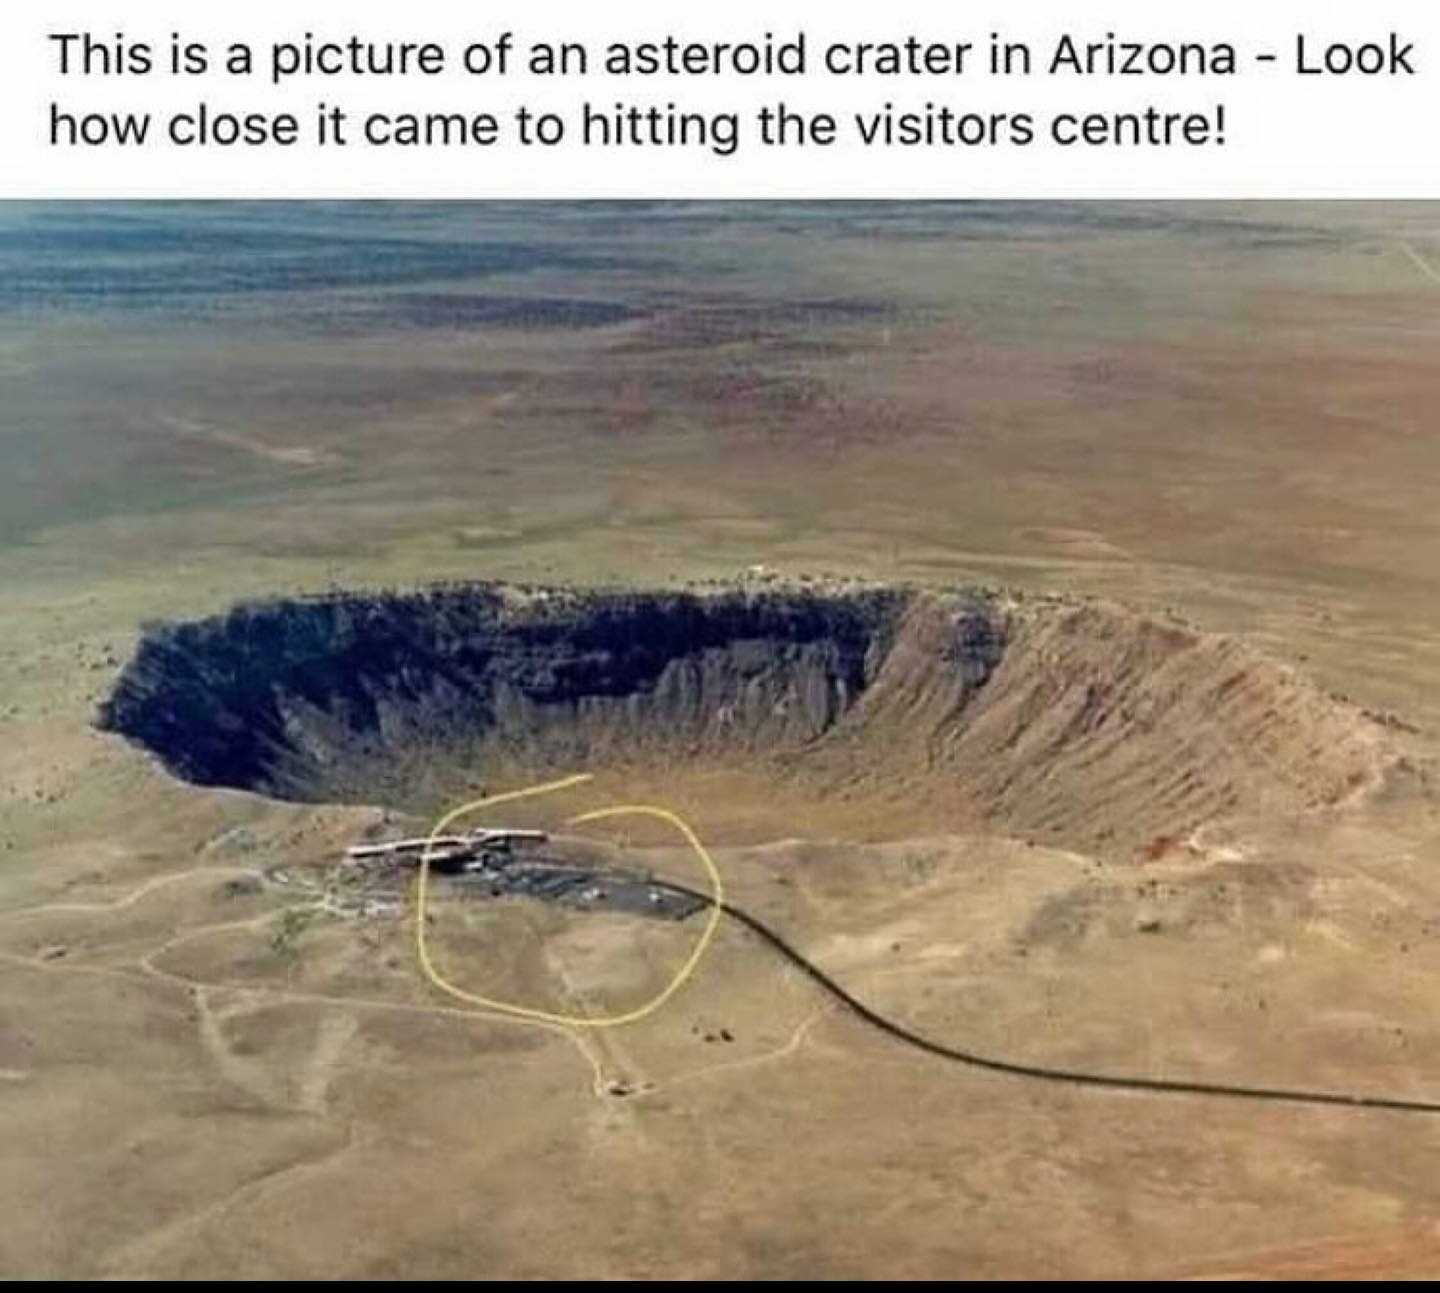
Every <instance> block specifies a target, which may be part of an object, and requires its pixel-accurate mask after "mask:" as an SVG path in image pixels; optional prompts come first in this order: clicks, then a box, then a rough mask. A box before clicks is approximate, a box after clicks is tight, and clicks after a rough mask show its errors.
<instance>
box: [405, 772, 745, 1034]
mask: <svg viewBox="0 0 1440 1293" xmlns="http://www.w3.org/2000/svg"><path fill="white" fill-rule="evenodd" d="M589 780H591V774H590V773H578V774H576V775H575V776H570V777H562V778H561V779H560V780H558V781H547V782H545V783H543V784H541V785H538V786H526V787H524V788H523V789H521V790H507V791H505V792H504V793H503V794H499V795H487V796H486V797H485V798H483V799H475V800H472V801H471V802H470V803H467V804H461V805H460V806H459V807H458V808H453V809H451V810H450V811H449V812H448V813H446V814H445V815H444V816H443V817H441V818H440V820H439V821H437V822H436V823H435V825H434V827H432V828H431V831H430V835H429V837H428V838H427V839H426V841H425V849H424V852H422V853H421V855H420V867H419V875H418V878H417V881H416V887H415V954H416V957H417V959H418V960H419V962H420V968H421V970H423V971H424V973H425V977H426V978H428V979H429V980H430V982H431V983H433V984H434V985H435V986H436V987H437V988H439V989H440V990H441V991H442V992H446V993H449V995H450V996H452V997H455V998H456V999H457V1000H459V1001H464V1002H467V1003H468V1004H470V1005H472V1006H479V1007H481V1008H482V1009H484V1010H494V1011H498V1012H500V1013H501V1014H506V1015H515V1016H517V1017H519V1018H521V1019H534V1020H537V1021H539V1022H541V1023H548V1024H562V1025H564V1026H566V1027H571V1028H614V1027H617V1026H618V1025H620V1024H632V1023H635V1022H636V1021H637V1020H640V1019H644V1018H645V1017H646V1016H647V1015H651V1014H654V1013H655V1011H657V1010H659V1009H660V1007H661V1006H663V1005H664V1004H665V1003H666V1002H667V1001H669V1000H670V998H671V997H673V996H674V995H675V994H676V993H677V992H678V991H679V990H680V988H681V987H682V986H683V985H684V984H685V982H686V980H688V979H689V978H690V976H691V975H692V974H694V973H695V967H696V966H698V965H699V964H700V960H701V958H702V957H703V956H704V955H705V953H706V951H708V950H709V947H710V943H711V941H712V940H713V939H714V937H715V931H716V929H717V928H718V927H719V925H720V916H721V903H723V902H724V900H725V888H724V884H723V883H722V881H721V879H720V871H719V869H718V868H717V867H716V865H715V862H714V859H713V858H711V856H710V854H709V853H708V852H706V850H705V846H704V845H703V844H702V843H701V842H700V838H699V836H697V835H696V834H695V832H694V831H693V830H691V829H690V826H689V825H688V824H687V823H686V822H685V821H684V819H683V818H681V817H679V816H678V815H677V814H675V813H672V812H671V811H670V810H669V809H668V808H657V807H655V806H654V805H651V804H621V805H618V806H616V807H613V808H599V809H596V810H595V811H593V812H588V813H581V814H580V815H579V816H578V817H572V818H570V820H569V821H568V822H566V825H567V826H579V825H581V824H583V823H584V822H596V821H601V820H603V819H604V818H608V817H623V816H632V817H638V816H644V817H654V818H657V819H659V820H660V821H663V822H668V823H670V825H672V826H674V827H675V828H676V829H677V830H678V831H679V832H680V833H681V834H682V835H683V836H684V837H685V840H686V842H687V843H688V844H689V845H690V847H691V848H692V849H693V850H694V851H695V855H696V857H698V858H699V859H700V861H701V863H702V865H703V866H704V868H705V871H706V873H707V875H708V877H709V880H710V914H709V917H708V918H707V919H706V922H705V928H704V929H703V930H702V931H701V932H700V937H699V938H698V939H696V941H695V946H694V947H693V948H692V949H691V952H690V955H689V956H688V957H686V959H685V963H684V964H683V965H682V966H681V967H680V969H679V970H678V971H676V973H675V977H674V978H672V979H671V980H670V982H669V983H668V984H667V985H666V986H665V988H664V989H663V990H662V991H661V992H659V993H657V994H656V995H655V996H654V997H652V998H651V999H650V1000H649V1001H647V1002H646V1003H645V1004H644V1005H642V1006H637V1007H636V1008H635V1009H634V1010H627V1011H625V1012H624V1013H623V1014H618V1015H596V1016H589V1015H564V1014H557V1013H555V1012H553V1011H549V1010H538V1009H536V1008H535V1007H533V1006H521V1005H516V1004H515V1003H514V1002H510V1001H497V1000H495V999H493V998H491V997H483V996H481V995H480V994H479V993H475V992H467V991H466V990H465V989H464V988H458V987H456V986H455V985H454V984H453V983H451V982H449V980H447V979H446V978H444V976H442V975H441V974H440V972H439V971H438V970H436V969H435V966H434V964H433V963H432V962H431V960H430V951H429V948H428V947H427V946H426V943H425V903H426V899H427V896H428V889H429V880H430V859H431V856H432V854H433V852H434V848H435V840H436V839H437V838H438V837H439V836H440V835H441V834H443V833H444V831H445V829H446V827H448V826H449V825H450V824H451V823H452V822H454V821H455V820H456V819H458V818H460V817H463V816H465V815H466V814H467V813H473V812H476V811H478V810H479V809H481V808H489V807H491V806H492V805H494V804H503V803H509V802H512V801H513V800H516V799H526V798H529V797H531V796H532V795H547V794H551V793H553V792H554V791H557V790H565V789H568V788H569V787H571V786H577V785H580V784H581V783H582V782H586V781H589Z"/></svg>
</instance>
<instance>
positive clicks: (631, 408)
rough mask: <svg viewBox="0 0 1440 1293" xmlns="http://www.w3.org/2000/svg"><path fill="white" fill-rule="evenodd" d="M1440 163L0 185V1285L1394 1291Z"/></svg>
mask: <svg viewBox="0 0 1440 1293" xmlns="http://www.w3.org/2000/svg"><path fill="white" fill-rule="evenodd" d="M1437 354H1440V206H1436V205H1427V204H1381V203H1360V204H1341V203H1322V204H1298V203H1274V202H1261V203H1234V204H1228V203H1197V204H1179V203H1154V204H1140V203H1114V204H1097V203H1074V204H1070V203H982V202H963V203H953V204H952V203H898V202H886V203H840V202H826V203H813V204H812V203H787V202H768V203H757V204H743V203H738V204H737V203H704V202H670V203H614V204H611V203H602V202H583V203H553V204H544V203H541V204H523V203H516V204H508V203H476V204H465V203H436V204H426V203H381V204H370V203H345V202H341V203H322V202H314V203H202V204H183V203H176V204H169V203H151V202H147V203H105V204H90V203H63V204H62V203H53V204H50V203H38V204H22V203H6V204H0V389H3V392H4V397H5V398H4V402H3V408H0V590H3V601H0V606H3V614H0V1139H3V1143H4V1145H5V1147H6V1153H5V1163H4V1167H3V1169H0V1206H3V1213H4V1217H5V1224H4V1226H3V1227H0V1275H4V1276H7V1277H10V1278H17V1277H27V1276H28V1277H36V1276H38V1277H50V1278H57V1277H64V1278H95V1277H110V1278H180V1279H187V1278H217V1277H224V1278H266V1279H280V1278H287V1279H288V1278H302V1279H304V1278H326V1279H329V1278H347V1279H348V1278H367V1279H401V1278H403V1279H429V1278H486V1279H496V1278H546V1279H549V1278H568V1279H612V1278H657V1279H658V1278H686V1279H737V1278H765V1279H799V1278H823V1279H839V1278H867V1279H877V1278H944V1279H956V1278H1127V1279H1139V1278H1176V1277H1197V1278H1322V1277H1330V1278H1357V1277H1366V1278H1381V1277H1400V1276H1412V1277H1413V1276H1432V1277H1433V1276H1435V1275H1437V1274H1440V1173H1437V1172H1436V1171H1435V1168H1434V1163H1435V1159H1436V1154H1437V1153H1440V1022H1437V1019H1436V1014H1435V1009H1434V1002H1435V991H1436V985H1437V983H1440V797H1437V789H1440V781H1437V775H1440V760H1437V756H1440V742H1437V737H1436V733H1437V732H1440V440H1437V438H1436V436H1435V435H1434V432H1433V427H1432V425H1431V423H1432V420H1433V416H1434V410H1435V409H1436V408H1440V363H1437V361H1436V356H1437Z"/></svg>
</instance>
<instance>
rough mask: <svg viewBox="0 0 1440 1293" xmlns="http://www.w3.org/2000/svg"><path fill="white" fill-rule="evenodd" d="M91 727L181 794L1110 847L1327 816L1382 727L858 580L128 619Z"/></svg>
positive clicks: (1083, 638) (1075, 633) (1171, 651)
mask: <svg viewBox="0 0 1440 1293" xmlns="http://www.w3.org/2000/svg"><path fill="white" fill-rule="evenodd" d="M99 724H100V726H101V727H103V728H106V729H108V730H112V731H115V732H119V733H122V734H123V735H125V736H126V737H128V738H129V739H131V740H132V741H135V742H136V743H138V744H140V745H142V746H144V747H145V748H147V749H148V750H150V751H152V752H154V753H155V754H156V755H157V756H158V757H159V758H160V759H161V761H162V762H163V763H164V764H165V766H166V767H167V768H168V769H169V770H170V771H171V772H173V773H174V774H175V775H177V776H179V777H182V778H184V779H186V780H188V781H192V782H195V783H198V784H201V785H219V786H234V787H240V788H243V789H248V790H254V791H258V792H260V793H263V794H267V795H272V796H277V797H281V798H288V799H298V800H306V801H325V800H338V801H349V802H367V803H388V804H393V805H397V806H401V807H411V808H423V809H427V810H428V809H431V808H433V807H434V806H435V804H436V802H437V801H438V800H439V799H441V798H443V797H444V796H445V795H447V794H451V793H454V792H455V791H456V789H457V788H459V787H461V786H463V785H465V784H466V781H465V778H466V777H467V776H468V777H474V776H477V775H480V774H482V773H483V774H484V775H485V777H486V778H487V779H488V778H489V776H490V775H491V774H492V773H494V772H496V771H498V770H500V769H507V770H508V769H518V768H524V769H527V770H536V771H539V770H543V769H548V768H553V767H563V768H567V769H568V768H577V767H585V766H590V767H599V766H622V767H623V766H627V765H631V766H647V767H649V768H651V769H657V768H663V769H665V770H667V771H668V772H669V773H671V774H672V775H674V776H676V777H681V776H684V775H686V774H687V773H688V772H691V771H695V770H704V769H709V768H744V769H747V770H750V771H759V772H761V773H762V774H763V775H764V776H766V777H770V778H773V779H774V782H775V784H776V786H777V787H780V786H784V788H785V789H786V791H787V793H802V794H805V795H806V796H807V797H808V796H813V797H815V798H817V799H821V800H823V799H824V798H825V797H827V796H829V795H833V794H843V795H844V796H845V797H846V798H847V799H850V800H853V799H855V798H857V797H860V798H873V799H874V801H875V803H876V805H877V808H879V807H880V806H882V805H884V806H886V808H885V811H887V812H892V813H893V811H894V809H895V807H896V805H897V804H899V805H903V804H906V803H909V804H911V805H913V806H915V810H916V811H915V813H914V816H915V818H916V819H917V820H918V819H919V818H921V817H924V818H926V819H927V820H934V819H935V818H936V816H937V812H938V813H939V815H940V816H941V817H944V816H946V815H947V814H948V816H949V817H950V818H951V819H955V820H957V824H958V819H960V818H964V819H965V820H966V823H967V824H973V823H974V822H975V821H976V820H986V821H990V822H993V823H995V824H996V825H999V826H1002V827H1003V828H1005V829H1009V830H1015V831H1026V832H1030V831H1045V832H1047V838H1050V839H1059V840H1063V841H1067V842H1072V843H1075V844H1079V845H1084V846H1087V847H1098V848H1111V849H1120V850H1133V849H1134V848H1137V847H1140V846H1141V845H1143V844H1144V843H1146V842H1147V841H1153V840H1154V839H1156V838H1160V837H1166V836H1172V835H1173V836H1177V837H1178V835H1179V834H1181V833H1183V832H1186V831H1189V830H1191V829H1193V828H1194V827H1195V826H1197V825H1198V824H1200V823H1201V822H1203V821H1206V820H1210V819H1213V818H1215V817H1217V816H1223V815H1226V814H1230V813H1234V812H1240V811H1255V810H1262V809H1263V810H1271V809H1274V810H1280V811H1288V810H1296V809H1303V808H1314V807H1319V806H1324V805H1334V804H1337V803H1340V802H1341V801H1343V800H1345V799H1347V798H1350V797H1354V796H1357V795H1359V794H1360V793H1362V792H1363V791H1364V790H1365V789H1366V788H1367V787H1368V786H1371V785H1373V784H1375V782H1376V781H1378V780H1379V778H1380V776H1381V775H1382V773H1383V770H1384V768H1385V766H1386V765H1387V763H1388V762H1389V759H1390V756H1389V753H1388V751H1387V749H1386V748H1385V745H1384V741H1383V734H1382V733H1381V732H1380V730H1379V729H1378V727H1377V726H1376V725H1375V724H1373V723H1369V722H1368V721H1367V720H1366V719H1365V718H1364V717H1363V716H1362V715H1360V714H1359V713H1358V712H1357V711H1355V710H1353V709H1351V708H1350V707H1349V706H1346V705H1343V704H1340V703H1339V702H1336V701H1334V700H1332V699H1331V698H1330V697H1328V696H1326V695H1324V694H1323V693H1321V692H1320V691H1319V690H1318V689H1316V688H1315V687H1314V686H1313V685H1311V684H1310V683H1309V682H1307V681H1306V680H1305V679H1303V678H1301V677H1300V676H1298V675H1297V674H1295V673H1294V672H1293V671H1292V670H1289V669H1287V668H1285V667H1284V666H1282V665H1279V664H1276V663H1274V662H1272V661H1269V660H1267V659H1265V658H1264V657H1261V656H1259V655H1257V654H1256V653H1254V652H1253V651H1251V650H1250V649H1249V648H1247V647H1246V646H1244V645H1243V644H1242V643H1240V642H1238V641H1236V640H1233V639H1228V638H1223V637H1217V636H1214V635H1207V634H1200V633H1196V632H1193V631H1191V630H1189V629H1185V628H1180V627H1177V626H1175V625H1172V624H1169V623H1162V622H1158V621H1155V620H1151V619H1147V618H1145V617H1142V616H1137V615H1135V614H1133V613H1131V612H1128V611H1125V610H1122V609H1120V608H1116V607H1109V606H1105V605H1101V604H1095V603H1074V602H1066V601H1061V600H1057V599H1043V598H1042V599H1030V600H1021V599H1019V598H1016V597H1011V596H1001V595H996V594H991V593H981V592H977V591H971V590H955V591H946V592H939V591H925V590H916V589H907V588H877V587H858V586H857V587H851V586H842V587H839V588H821V587H820V586H817V585H800V586H794V587H790V586H761V587H741V588H728V589H721V590H717V591H708V592H634V591H609V592H605V591H601V592H576V591H569V590H558V589H543V588H517V587H510V586H505V585H501V584H475V585H464V586H458V587H446V588H440V589H433V590H427V591H423V592H414V593H404V594H363V593H356V594H349V595H333V596H326V597H320V598H302V599H294V600H286V601H279V600H277V601H271V602H264V603H258V604H252V605H242V606H238V607H236V608H235V609H233V610H232V611H230V612H229V613H228V614H225V615H221V616H216V617H213V618H209V619H203V620H198V621H193V622H187V623H174V624H162V625H155V626H150V627H148V628H147V629H146V631H145V633H144V635H143V636H142V639H141V642H140V645H139V647H138V650H137V652H136V654H135V656H134V658H133V659H132V660H131V661H130V662H129V664H128V665H127V666H126V668H125V669H124V671H123V672H122V674H121V677H120V679H119V681H118V682H117V684H116V687H115V689H114V692H113V694H112V695H111V696H110V698H109V699H108V700H107V701H106V702H105V703H104V705H103V706H102V707H101V711H100V715H99ZM936 805H941V806H942V807H943V812H940V811H939V810H937V809H936ZM922 806H923V807H924V809H925V811H924V812H921V811H920V808H921V807H922ZM901 820H903V812H902V818H901Z"/></svg>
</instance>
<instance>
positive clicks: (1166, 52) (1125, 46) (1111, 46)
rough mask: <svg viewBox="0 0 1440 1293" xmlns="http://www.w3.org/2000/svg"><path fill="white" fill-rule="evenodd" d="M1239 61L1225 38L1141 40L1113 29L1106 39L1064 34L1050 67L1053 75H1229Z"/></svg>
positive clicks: (1233, 48) (1056, 47)
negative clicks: (1213, 40)
mask: <svg viewBox="0 0 1440 1293" xmlns="http://www.w3.org/2000/svg"><path fill="white" fill-rule="evenodd" d="M1236 61H1237V60H1236V54H1235V47H1234V46H1233V45H1228V44H1226V43H1225V42H1223V41H1221V42H1219V43H1217V44H1214V45H1203V44H1200V43H1199V42H1198V41H1185V42H1182V43H1180V44H1175V45H1172V44H1170V43H1168V42H1165V41H1160V42H1157V43H1155V44H1142V43H1141V42H1139V41H1128V40H1116V39H1115V33H1114V32H1106V33H1105V39H1104V40H1094V41H1083V40H1077V39H1076V38H1075V37H1074V36H1068V35H1066V36H1061V37H1060V39H1059V41H1058V42H1057V43H1056V45H1055V48H1054V50H1053V51H1052V52H1051V55H1050V62H1049V66H1048V69H1047V70H1048V71H1049V73H1050V75H1051V76H1057V75H1060V74H1062V73H1065V72H1070V73H1074V74H1076V75H1079V76H1229V75H1231V74H1232V73H1233V72H1234V71H1235V66H1236Z"/></svg>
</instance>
